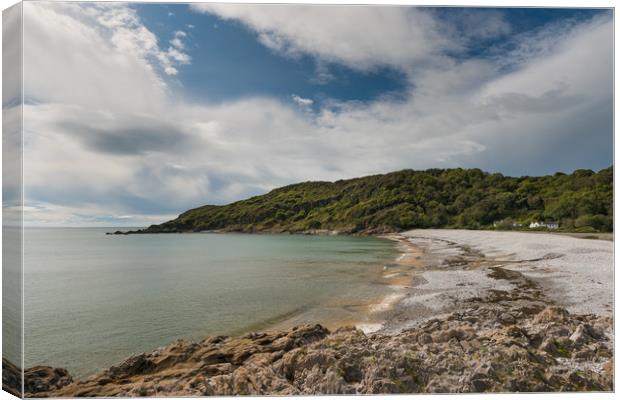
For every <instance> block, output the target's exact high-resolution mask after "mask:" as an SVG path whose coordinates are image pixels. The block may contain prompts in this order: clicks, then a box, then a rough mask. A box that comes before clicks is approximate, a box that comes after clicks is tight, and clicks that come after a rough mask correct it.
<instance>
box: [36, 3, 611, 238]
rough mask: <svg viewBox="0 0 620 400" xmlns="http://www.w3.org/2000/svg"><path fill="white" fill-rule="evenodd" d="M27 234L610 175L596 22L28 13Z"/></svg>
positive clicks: (552, 13)
mask: <svg viewBox="0 0 620 400" xmlns="http://www.w3.org/2000/svg"><path fill="white" fill-rule="evenodd" d="M24 24H25V25H24V43H25V48H24V65H25V68H24V79H25V86H24V94H25V107H24V120H25V125H24V134H25V136H24V141H25V162H24V184H25V192H24V195H25V203H26V207H25V210H26V213H25V219H26V223H28V224H32V225H76V226H77V225H103V226H143V225H149V224H151V223H158V222H162V221H164V220H167V219H169V218H172V217H174V216H176V215H177V214H178V213H180V212H182V211H184V210H186V209H188V208H191V207H196V206H199V205H203V204H207V203H211V204H224V203H228V202H231V201H235V200H239V199H242V198H246V197H248V196H251V195H256V194H262V193H265V192H267V191H269V190H270V189H272V188H275V187H278V186H282V185H285V184H289V183H294V182H299V181H305V180H336V179H342V178H350V177H356V176H362V175H368V174H375V173H383V172H389V171H394V170H399V169H404V168H413V169H425V168H447V167H478V168H481V169H483V170H486V171H491V172H501V173H503V174H506V175H513V176H516V175H542V174H548V173H554V172H556V171H564V172H569V171H572V170H574V169H577V168H590V169H594V170H598V169H601V168H604V167H607V166H609V165H610V164H611V163H612V159H613V153H612V152H613V149H612V140H613V136H612V135H613V134H612V117H613V114H612V100H613V87H612V72H613V71H612V61H613V60H612V54H613V47H612V46H613V44H612V41H613V16H612V13H611V11H608V10H583V9H582V10H570V9H506V8H504V9H472V8H468V9H450V8H441V9H437V8H414V7H384V6H382V7H367V6H363V7H362V6H358V7H342V6H299V5H293V6H285V5H252V6H250V5H231V4H228V5H213V4H194V5H191V6H190V5H185V4H172V5H166V4H129V5H128V4H119V3H100V4H96V3H54V4H52V3H45V2H27V3H24Z"/></svg>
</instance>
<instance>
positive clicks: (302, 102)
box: [291, 94, 314, 108]
mask: <svg viewBox="0 0 620 400" xmlns="http://www.w3.org/2000/svg"><path fill="white" fill-rule="evenodd" d="M291 98H292V99H293V101H294V102H295V104H297V105H298V106H300V107H302V108H308V107H310V106H311V105H312V104H314V100H312V99H306V98H303V97H300V96H297V95H296V94H294V95H292V96H291Z"/></svg>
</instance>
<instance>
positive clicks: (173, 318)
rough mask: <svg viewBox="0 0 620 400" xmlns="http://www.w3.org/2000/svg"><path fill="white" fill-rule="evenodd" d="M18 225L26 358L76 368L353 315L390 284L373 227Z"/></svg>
mask: <svg viewBox="0 0 620 400" xmlns="http://www.w3.org/2000/svg"><path fill="white" fill-rule="evenodd" d="M110 230H112V228H107V229H101V228H79V229H55V228H54V229H51V228H41V229H40V228H28V229H26V232H25V238H24V240H25V258H24V263H25V264H24V265H25V270H24V279H25V287H24V298H25V315H24V321H25V322H24V323H25V348H26V350H25V355H24V358H25V365H26V367H28V366H33V365H38V364H43V365H52V366H57V367H64V368H67V369H68V370H69V372H70V373H72V374H74V375H76V376H78V377H83V376H85V375H88V374H91V373H93V372H97V371H99V370H101V369H103V368H106V367H109V366H110V365H112V364H114V363H117V362H119V361H121V360H123V359H125V358H126V357H128V356H129V355H131V354H135V353H139V352H144V351H151V350H154V349H155V348H157V347H159V346H162V345H166V344H169V343H170V342H171V341H173V340H175V339H178V338H187V339H192V340H199V339H201V338H202V337H204V336H207V335H213V334H240V333H243V332H246V331H249V330H256V329H262V328H267V327H269V326H273V325H275V324H277V323H278V322H281V321H284V320H286V319H288V318H292V317H294V318H295V320H296V321H299V320H300V319H301V320H305V321H306V322H323V320H333V319H339V318H342V319H346V318H355V316H351V315H347V313H354V312H355V311H354V310H355V305H359V304H363V303H364V302H367V301H368V300H369V299H371V298H376V297H378V296H382V295H384V294H385V293H387V291H389V288H387V287H386V286H385V285H382V284H380V281H379V280H378V276H379V274H380V270H381V268H382V266H383V264H384V263H386V262H390V261H391V260H393V259H394V258H395V257H396V248H395V246H394V244H393V243H392V242H389V241H387V240H381V239H375V238H360V237H341V236H340V237H324V236H296V235H242V234H167V235H132V236H106V235H105V234H104V233H105V232H106V231H110Z"/></svg>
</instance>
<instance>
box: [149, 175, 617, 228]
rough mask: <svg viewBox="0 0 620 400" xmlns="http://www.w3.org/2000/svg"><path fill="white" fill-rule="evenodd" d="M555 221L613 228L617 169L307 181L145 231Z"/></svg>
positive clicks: (496, 225) (507, 224) (476, 225)
mask: <svg viewBox="0 0 620 400" xmlns="http://www.w3.org/2000/svg"><path fill="white" fill-rule="evenodd" d="M534 221H542V222H544V221H553V222H556V223H558V224H559V230H563V231H572V232H611V231H612V230H613V168H612V167H608V168H606V169H603V170H601V171H599V172H594V171H591V170H576V171H575V172H573V173H572V174H564V173H556V174H554V175H548V176H538V177H530V176H524V177H508V176H504V175H502V174H499V173H487V172H483V171H481V170H480V169H461V168H457V169H429V170H425V171H413V170H403V171H397V172H392V173H388V174H382V175H372V176H366V177H362V178H355V179H347V180H339V181H336V182H304V183H298V184H294V185H289V186H285V187H281V188H278V189H274V190H272V191H271V192H269V193H267V194H265V195H261V196H255V197H252V198H249V199H247V200H242V201H238V202H235V203H231V204H227V205H222V206H216V205H206V206H202V207H198V208H195V209H192V210H189V211H187V212H184V213H182V214H181V215H179V217H178V218H176V219H174V220H172V221H169V222H166V223H163V224H160V225H152V226H151V227H149V228H147V229H145V230H142V231H138V232H140V233H151V232H199V231H213V230H220V231H238V232H307V231H316V230H333V231H338V232H341V233H358V234H364V233H366V234H371V233H380V232H390V231H402V230H406V229H414V228H466V229H528V226H529V224H530V222H534Z"/></svg>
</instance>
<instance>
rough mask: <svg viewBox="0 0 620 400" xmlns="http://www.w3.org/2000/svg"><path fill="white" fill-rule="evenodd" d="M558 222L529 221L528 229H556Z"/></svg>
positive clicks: (558, 225)
mask: <svg viewBox="0 0 620 400" xmlns="http://www.w3.org/2000/svg"><path fill="white" fill-rule="evenodd" d="M559 227H560V224H558V223H557V222H553V221H551V222H541V221H533V222H531V223H530V229H534V228H547V229H558V228H559Z"/></svg>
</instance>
